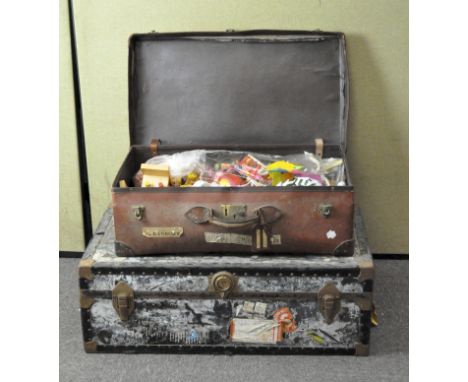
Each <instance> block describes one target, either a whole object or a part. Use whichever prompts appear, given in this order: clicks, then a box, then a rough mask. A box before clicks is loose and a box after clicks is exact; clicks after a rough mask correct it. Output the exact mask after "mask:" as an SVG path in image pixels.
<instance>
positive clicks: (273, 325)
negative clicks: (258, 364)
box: [229, 303, 297, 344]
mask: <svg viewBox="0 0 468 382" xmlns="http://www.w3.org/2000/svg"><path fill="white" fill-rule="evenodd" d="M257 304H259V303H257ZM247 306H248V307H250V304H247ZM243 309H244V310H245V309H246V304H245V303H244V308H243ZM247 309H249V308H247ZM253 309H254V308H253ZM296 329H297V324H296V321H295V320H294V317H293V314H292V312H291V311H290V310H289V308H287V307H285V308H280V309H278V310H276V311H275V312H274V313H273V319H272V320H271V319H263V318H233V319H232V320H231V323H230V327H229V333H230V336H231V340H232V341H233V342H249V343H263V344H276V343H277V342H281V341H283V339H284V334H286V333H292V332H294V331H295V330H296Z"/></svg>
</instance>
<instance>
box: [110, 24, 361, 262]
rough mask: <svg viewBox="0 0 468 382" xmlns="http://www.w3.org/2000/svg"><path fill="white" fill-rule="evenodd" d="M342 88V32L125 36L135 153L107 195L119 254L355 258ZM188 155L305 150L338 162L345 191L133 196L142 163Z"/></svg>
mask: <svg viewBox="0 0 468 382" xmlns="http://www.w3.org/2000/svg"><path fill="white" fill-rule="evenodd" d="M348 88H349V87H348V75H347V64H346V53H345V40H344V35H343V34H342V33H325V32H305V31H247V32H226V33H201V32H200V33H172V34H158V33H152V34H143V35H134V36H132V37H131V39H130V54H129V115H130V144H131V147H130V152H129V153H128V155H127V157H126V158H125V160H124V162H123V164H122V166H121V168H120V170H119V171H118V174H117V176H116V178H115V181H114V183H113V187H112V200H113V212H114V219H115V239H116V243H115V246H116V255H117V256H127V257H128V256H134V255H156V254H174V253H177V254H182V253H194V252H204V253H217V254H218V253H236V254H242V253H244V254H252V253H259V254H261V253H270V254H271V253H288V254H294V253H296V254H298V253H310V254H332V255H344V256H351V255H352V254H353V253H354V250H353V243H354V241H353V211H354V196H353V186H352V183H351V179H350V176H349V171H348V167H347V165H346V127H347V120H348ZM191 149H220V150H221V149H228V150H241V151H253V152H258V153H274V154H287V153H298V152H303V151H305V150H306V151H310V152H313V153H316V154H317V156H318V157H322V156H323V157H324V158H325V157H336V158H342V159H343V160H344V165H345V174H346V184H345V185H344V186H336V185H331V186H320V187H306V186H296V187H273V186H267V187H237V188H236V187H226V188H221V187H219V188H217V187H211V188H209V187H199V188H195V187H188V188H181V187H178V188H177V187H167V188H141V187H134V185H133V183H132V177H133V176H134V174H135V173H136V172H137V171H138V169H139V168H140V164H141V163H143V162H145V161H146V160H147V159H149V158H150V157H152V156H154V155H160V154H167V153H175V152H179V151H182V150H191ZM121 181H125V182H121ZM120 184H125V185H126V187H120V186H119V185H120ZM127 186H128V187H127Z"/></svg>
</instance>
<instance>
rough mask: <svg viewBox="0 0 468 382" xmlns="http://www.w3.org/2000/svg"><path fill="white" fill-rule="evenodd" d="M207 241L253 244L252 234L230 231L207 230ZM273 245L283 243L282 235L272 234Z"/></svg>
mask: <svg viewBox="0 0 468 382" xmlns="http://www.w3.org/2000/svg"><path fill="white" fill-rule="evenodd" d="M205 241H206V242H207V243H219V244H238V245H248V246H252V243H253V239H252V235H242V234H239V233H230V232H205ZM270 242H271V244H272V245H281V235H272V236H271V238H270Z"/></svg>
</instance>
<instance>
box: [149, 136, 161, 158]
mask: <svg viewBox="0 0 468 382" xmlns="http://www.w3.org/2000/svg"><path fill="white" fill-rule="evenodd" d="M158 146H159V139H156V138H153V139H152V140H151V143H150V149H151V152H152V153H153V155H156V154H157V153H158Z"/></svg>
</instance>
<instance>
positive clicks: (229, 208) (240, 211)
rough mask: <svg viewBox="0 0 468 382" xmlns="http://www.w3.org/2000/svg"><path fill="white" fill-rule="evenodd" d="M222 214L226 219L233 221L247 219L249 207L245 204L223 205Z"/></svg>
mask: <svg viewBox="0 0 468 382" xmlns="http://www.w3.org/2000/svg"><path fill="white" fill-rule="evenodd" d="M221 213H222V215H223V216H224V217H226V218H231V219H232V220H236V219H239V218H245V216H246V215H247V206H246V205H245V204H221Z"/></svg>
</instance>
